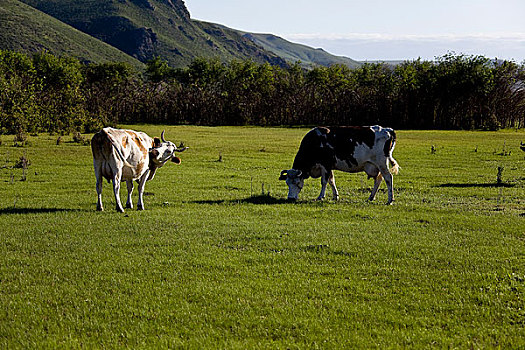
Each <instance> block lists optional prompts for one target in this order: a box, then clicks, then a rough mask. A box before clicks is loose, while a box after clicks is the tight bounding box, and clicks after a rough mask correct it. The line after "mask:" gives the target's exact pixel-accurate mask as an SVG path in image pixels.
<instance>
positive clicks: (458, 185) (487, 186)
mask: <svg viewBox="0 0 525 350" xmlns="http://www.w3.org/2000/svg"><path fill="white" fill-rule="evenodd" d="M514 186H516V184H508V183H488V184H487V183H484V184H480V183H470V184H469V183H467V184H460V183H447V184H441V185H437V186H435V187H452V188H473V187H480V188H491V187H494V188H497V187H514Z"/></svg>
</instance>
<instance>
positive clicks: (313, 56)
mask: <svg viewBox="0 0 525 350" xmlns="http://www.w3.org/2000/svg"><path fill="white" fill-rule="evenodd" d="M243 36H244V37H245V38H247V39H250V40H252V41H253V42H255V43H256V44H257V45H260V46H262V47H264V48H265V49H266V50H268V51H271V52H273V53H275V54H277V55H279V56H280V57H282V58H284V59H285V60H286V61H288V62H297V61H301V63H302V64H303V65H305V66H308V67H311V66H316V65H321V66H331V65H332V64H344V65H347V66H348V67H350V68H356V67H359V66H360V65H361V63H359V62H357V61H354V60H352V59H350V58H348V57H343V56H334V55H332V54H330V53H328V52H326V51H324V50H323V49H314V48H312V47H309V46H306V45H301V44H296V43H292V42H290V41H288V40H285V39H283V38H281V37H278V36H276V35H272V34H254V33H244V34H243Z"/></svg>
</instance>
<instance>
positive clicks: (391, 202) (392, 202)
mask: <svg viewBox="0 0 525 350" xmlns="http://www.w3.org/2000/svg"><path fill="white" fill-rule="evenodd" d="M392 204H394V201H393V200H391V201H388V202H386V205H392Z"/></svg>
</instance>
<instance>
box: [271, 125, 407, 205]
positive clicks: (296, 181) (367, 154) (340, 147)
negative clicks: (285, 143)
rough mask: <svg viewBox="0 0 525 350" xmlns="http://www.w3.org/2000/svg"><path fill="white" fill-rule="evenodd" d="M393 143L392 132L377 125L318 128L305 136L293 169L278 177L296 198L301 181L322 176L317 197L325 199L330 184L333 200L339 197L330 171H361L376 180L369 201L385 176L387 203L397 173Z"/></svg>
mask: <svg viewBox="0 0 525 350" xmlns="http://www.w3.org/2000/svg"><path fill="white" fill-rule="evenodd" d="M395 143H396V133H395V131H394V130H392V129H390V128H383V127H380V126H377V125H376V126H370V127H368V126H367V127H364V126H356V127H317V128H314V129H312V130H310V131H309V132H308V133H307V134H306V135H305V136H304V138H303V140H302V141H301V145H300V147H299V151H298V152H297V155H296V156H295V160H294V163H293V166H292V169H289V170H283V171H282V172H281V176H280V177H279V180H284V181H286V184H287V185H288V199H290V200H297V199H298V197H299V193H300V192H301V190H302V188H303V186H304V180H305V179H308V178H309V177H313V178H318V177H320V178H321V193H320V194H319V197H317V199H318V200H321V199H323V198H324V196H325V191H326V185H327V184H330V186H331V187H332V193H333V196H334V199H338V198H339V193H338V191H337V188H336V186H335V180H334V175H333V170H341V171H345V172H350V173H354V172H360V171H364V172H366V173H367V174H368V176H369V178H374V180H375V183H374V188H373V190H372V193H371V195H370V197H369V200H373V199H374V198H375V195H376V193H377V190H378V188H379V185H380V184H381V181H382V179H383V178H384V179H385V182H386V184H387V187H388V202H387V204H391V203H392V202H393V200H394V194H393V177H392V173H394V174H397V171H398V168H399V166H398V164H397V162H396V160H395V159H394V158H393V157H392V152H393V150H394V147H395ZM389 164H390V165H391V166H392V168H391V169H390V168H389Z"/></svg>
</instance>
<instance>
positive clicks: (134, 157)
mask: <svg viewBox="0 0 525 350" xmlns="http://www.w3.org/2000/svg"><path fill="white" fill-rule="evenodd" d="M160 137H161V138H160V139H159V138H158V137H155V138H151V137H149V136H148V135H146V134H145V133H143V132H138V131H133V130H123V129H113V128H104V129H102V130H101V131H99V132H98V133H96V134H95V135H94V136H93V138H92V139H91V150H92V152H93V165H94V167H95V177H96V178H97V195H98V202H97V210H104V208H103V206H102V177H104V178H105V179H106V180H107V181H108V182H109V181H112V182H113V192H114V194H115V201H116V202H117V211H119V212H124V208H122V204H121V202H120V196H119V191H120V182H121V181H126V183H127V186H128V201H127V202H126V208H133V204H132V203H131V193H132V192H133V180H136V181H137V183H138V185H139V189H138V191H139V200H138V205H137V209H138V210H144V201H143V198H142V196H143V194H144V185H145V184H146V181H148V180H151V179H153V177H154V176H155V172H156V171H157V169H158V168H160V167H162V166H163V165H164V163H166V162H167V161H168V160H170V159H171V161H172V162H174V163H175V164H180V162H181V160H180V158H179V157H176V156H175V152H182V151H184V150H186V149H187V148H188V147H184V145H183V144H182V143H181V144H180V146H179V147H178V148H177V147H176V146H175V144H174V143H173V142H170V141H166V140H165V139H164V131H163V132H162V134H161V136H160Z"/></svg>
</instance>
